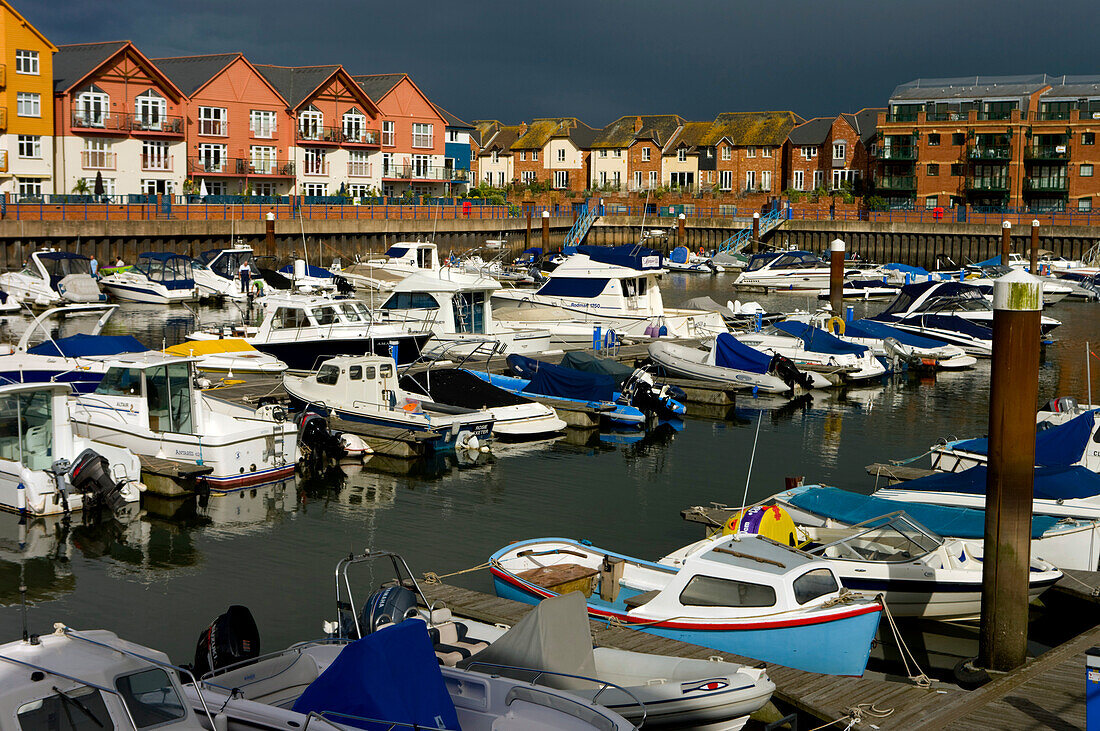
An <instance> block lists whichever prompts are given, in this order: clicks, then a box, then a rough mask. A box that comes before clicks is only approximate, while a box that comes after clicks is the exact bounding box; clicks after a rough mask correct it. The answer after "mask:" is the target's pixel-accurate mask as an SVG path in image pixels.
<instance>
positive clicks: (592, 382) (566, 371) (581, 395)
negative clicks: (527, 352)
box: [508, 353, 615, 401]
mask: <svg viewBox="0 0 1100 731" xmlns="http://www.w3.org/2000/svg"><path fill="white" fill-rule="evenodd" d="M508 366H509V367H510V368H511V369H512V371H513V372H515V373H516V374H517V375H518V376H519V377H520V378H526V379H528V380H529V381H530V382H529V383H528V384H527V385H526V386H524V387H523V392H524V393H529V394H532V395H538V396H557V397H558V398H567V399H574V400H577V401H614V400H615V379H614V378H613V377H611V376H608V375H604V374H602V373H585V372H584V371H577V370H573V369H572V368H563V367H562V366H557V365H553V364H552V363H543V362H542V361H538V360H534V359H533V358H527V357H525V356H522V355H518V354H515V353H513V354H512V355H509V356H508Z"/></svg>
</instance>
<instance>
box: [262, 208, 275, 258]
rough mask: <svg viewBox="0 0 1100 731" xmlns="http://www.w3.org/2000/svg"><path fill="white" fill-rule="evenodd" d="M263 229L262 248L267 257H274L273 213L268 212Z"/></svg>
mask: <svg viewBox="0 0 1100 731" xmlns="http://www.w3.org/2000/svg"><path fill="white" fill-rule="evenodd" d="M265 226H266V228H265V229H264V246H265V247H266V248H267V255H268V256H275V212H274V211H268V212H267V217H266V221H265Z"/></svg>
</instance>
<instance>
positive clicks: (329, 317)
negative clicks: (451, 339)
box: [187, 294, 432, 370]
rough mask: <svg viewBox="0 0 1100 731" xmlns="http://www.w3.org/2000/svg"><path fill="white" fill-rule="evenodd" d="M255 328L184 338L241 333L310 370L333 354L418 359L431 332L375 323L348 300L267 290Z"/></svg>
mask: <svg viewBox="0 0 1100 731" xmlns="http://www.w3.org/2000/svg"><path fill="white" fill-rule="evenodd" d="M262 304H263V311H262V314H261V318H262V319H261V321H260V324H259V325H258V326H256V327H228V326H227V327H222V328H218V329H214V330H207V331H200V332H196V333H192V334H190V335H188V336H187V337H188V340H212V339H216V338H241V339H243V340H244V341H245V342H247V343H248V344H249V345H251V346H252V347H254V348H255V349H256V350H259V351H260V352H261V353H267V354H268V355H271V356H274V357H275V358H278V359H279V360H281V361H282V362H284V363H286V365H287V367H289V368H292V369H295V370H313V369H314V368H316V364H317V361H318V360H319V359H322V358H327V357H331V356H334V355H362V354H364V353H373V354H375V355H388V356H392V357H393V358H394V360H396V361H397V363H398V365H404V364H406V363H411V362H413V361H415V360H417V359H418V358H419V357H420V355H421V353H422V352H423V349H424V345H425V343H427V342H428V340H429V339H430V338H431V337H432V332H431V330H430V329H428V328H427V327H425V326H424V325H423V324H421V323H412V324H410V325H409V326H406V325H403V324H396V323H384V322H378V321H377V320H376V318H375V316H374V315H372V313H371V311H370V310H369V309H368V308H367V306H366V305H365V304H364V303H362V302H360V301H358V300H351V299H333V298H330V297H319V296H315V295H294V294H270V295H267V296H266V297H264V299H263V302H262Z"/></svg>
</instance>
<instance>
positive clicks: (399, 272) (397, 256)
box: [340, 241, 442, 292]
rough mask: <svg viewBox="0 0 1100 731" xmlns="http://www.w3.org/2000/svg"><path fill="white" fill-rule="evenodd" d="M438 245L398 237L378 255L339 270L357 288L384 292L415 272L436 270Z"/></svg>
mask: <svg viewBox="0 0 1100 731" xmlns="http://www.w3.org/2000/svg"><path fill="white" fill-rule="evenodd" d="M440 269H442V265H441V264H440V261H439V249H438V247H437V246H436V245H435V244H434V243H432V242H430V241H398V242H396V243H394V245H393V246H391V247H390V248H388V249H386V251H385V253H384V254H382V256H381V257H378V258H374V259H367V260H366V261H361V262H358V263H356V264H353V265H352V266H350V267H347V268H346V269H343V270H342V271H341V272H340V276H342V277H344V278H345V279H347V280H348V281H349V282H351V284H352V285H354V286H355V287H356V288H357V289H371V290H378V291H382V292H388V291H389V290H391V289H393V288H394V286H395V285H396V284H397V283H398V282H400V281H401V280H403V279H404V278H405V277H407V276H409V275H410V274H414V273H416V272H421V273H425V274H438V272H439V270H440Z"/></svg>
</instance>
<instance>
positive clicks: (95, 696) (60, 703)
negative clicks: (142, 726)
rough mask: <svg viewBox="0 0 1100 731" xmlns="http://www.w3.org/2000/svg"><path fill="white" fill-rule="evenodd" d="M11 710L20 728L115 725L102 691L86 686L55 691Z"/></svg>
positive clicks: (76, 730)
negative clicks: (13, 710) (15, 709)
mask: <svg viewBox="0 0 1100 731" xmlns="http://www.w3.org/2000/svg"><path fill="white" fill-rule="evenodd" d="M15 713H16V716H17V718H18V719H19V728H20V729H22V731H112V729H114V727H115V724H114V722H113V721H112V720H111V714H109V713H108V712H107V706H106V704H104V702H103V694H102V693H100V692H99V691H98V690H95V689H94V688H89V687H87V686H82V687H80V688H75V689H73V690H66V691H64V692H62V691H55V692H54V694H53V695H51V696H47V697H46V698H42V699H41V700H36V701H31V702H30V703H24V704H23V705H21V706H19V709H18V710H17V711H16V712H15Z"/></svg>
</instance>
